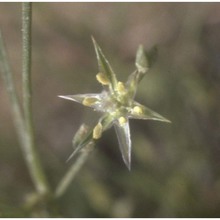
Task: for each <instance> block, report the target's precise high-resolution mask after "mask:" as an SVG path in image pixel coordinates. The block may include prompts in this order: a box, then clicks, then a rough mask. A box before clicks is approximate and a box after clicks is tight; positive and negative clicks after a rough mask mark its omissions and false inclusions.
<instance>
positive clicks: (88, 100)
mask: <svg viewBox="0 0 220 220" xmlns="http://www.w3.org/2000/svg"><path fill="white" fill-rule="evenodd" d="M97 101H98V99H97V98H93V97H86V98H84V99H83V102H82V104H83V105H85V106H91V105H94V104H95V103H96V102H97Z"/></svg>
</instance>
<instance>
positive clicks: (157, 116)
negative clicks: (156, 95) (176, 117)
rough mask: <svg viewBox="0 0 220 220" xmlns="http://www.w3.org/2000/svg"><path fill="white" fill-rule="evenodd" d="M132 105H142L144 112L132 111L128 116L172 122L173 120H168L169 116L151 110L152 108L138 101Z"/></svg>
mask: <svg viewBox="0 0 220 220" xmlns="http://www.w3.org/2000/svg"><path fill="white" fill-rule="evenodd" d="M132 106H133V108H134V107H135V106H138V107H140V108H141V110H142V112H141V113H135V112H132V111H131V112H130V113H129V115H128V117H129V118H131V119H142V120H155V121H162V122H167V123H171V121H170V120H168V119H167V118H165V117H163V116H162V115H160V114H158V113H157V112H155V111H153V110H151V109H150V108H148V107H146V106H144V105H141V104H139V103H138V102H134V103H133V105H132Z"/></svg>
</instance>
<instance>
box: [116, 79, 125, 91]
mask: <svg viewBox="0 0 220 220" xmlns="http://www.w3.org/2000/svg"><path fill="white" fill-rule="evenodd" d="M116 90H117V91H118V92H120V93H125V92H126V89H125V86H124V83H123V82H118V84H117V87H116Z"/></svg>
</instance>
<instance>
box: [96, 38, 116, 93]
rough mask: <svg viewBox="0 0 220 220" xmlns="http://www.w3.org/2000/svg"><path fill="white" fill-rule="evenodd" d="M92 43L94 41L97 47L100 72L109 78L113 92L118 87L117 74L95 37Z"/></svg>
mask: <svg viewBox="0 0 220 220" xmlns="http://www.w3.org/2000/svg"><path fill="white" fill-rule="evenodd" d="M92 41H93V44H94V47H95V52H96V56H97V60H98V66H99V71H100V72H101V73H103V74H104V75H105V76H106V77H107V79H108V80H109V82H110V85H109V86H110V89H111V90H112V91H113V90H114V88H115V87H116V85H117V79H116V76H115V73H114V71H113V69H112V67H111V66H110V63H109V62H108V60H107V59H106V58H105V56H104V54H103V52H102V50H101V48H100V47H99V45H98V44H97V43H96V41H95V39H94V38H93V37H92Z"/></svg>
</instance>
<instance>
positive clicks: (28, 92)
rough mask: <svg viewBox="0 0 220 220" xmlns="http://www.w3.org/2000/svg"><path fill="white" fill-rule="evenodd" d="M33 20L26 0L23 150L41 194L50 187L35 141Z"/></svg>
mask: <svg viewBox="0 0 220 220" xmlns="http://www.w3.org/2000/svg"><path fill="white" fill-rule="evenodd" d="M31 22H32V5H31V3H30V2H24V3H22V45H23V47H22V58H23V63H22V87H23V108H24V120H25V121H24V123H25V130H26V132H25V133H26V138H25V144H23V151H24V157H25V159H26V163H27V166H28V168H29V172H30V175H31V177H32V180H33V182H34V184H35V187H36V190H37V191H38V193H40V194H47V193H48V192H49V187H48V184H47V181H46V176H45V174H44V172H43V169H42V166H41V163H40V159H39V156H38V153H37V151H36V147H35V141H34V129H33V127H34V126H33V117H32V89H31Z"/></svg>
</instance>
